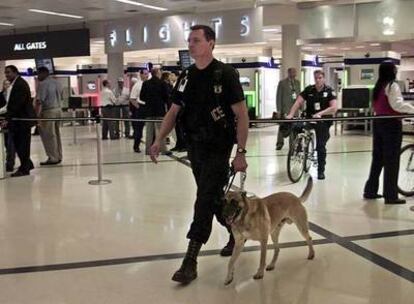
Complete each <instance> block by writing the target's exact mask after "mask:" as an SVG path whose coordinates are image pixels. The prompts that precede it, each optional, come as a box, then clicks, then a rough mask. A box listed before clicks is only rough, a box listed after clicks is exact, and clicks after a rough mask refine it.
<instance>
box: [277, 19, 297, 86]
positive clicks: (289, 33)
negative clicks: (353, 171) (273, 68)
mask: <svg viewBox="0 0 414 304" xmlns="http://www.w3.org/2000/svg"><path fill="white" fill-rule="evenodd" d="M298 39H299V25H297V24H287V25H282V68H281V76H282V79H283V78H286V77H287V69H288V68H296V70H297V72H298V76H299V75H300V70H301V53H300V51H301V50H300V47H299V46H297V45H296V41H297V40H298Z"/></svg>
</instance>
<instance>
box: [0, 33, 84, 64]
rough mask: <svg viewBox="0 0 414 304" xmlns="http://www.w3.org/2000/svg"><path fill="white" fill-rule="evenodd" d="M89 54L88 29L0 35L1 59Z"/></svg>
mask: <svg viewBox="0 0 414 304" xmlns="http://www.w3.org/2000/svg"><path fill="white" fill-rule="evenodd" d="M89 55H90V40H89V30H88V29H80V30H69V31H52V32H38V33H30V34H19V35H8V36H0V60H18V59H38V58H57V57H71V56H89Z"/></svg>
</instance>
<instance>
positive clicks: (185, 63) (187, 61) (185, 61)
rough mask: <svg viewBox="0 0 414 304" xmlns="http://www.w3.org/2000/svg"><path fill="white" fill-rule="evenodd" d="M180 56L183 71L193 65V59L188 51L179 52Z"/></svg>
mask: <svg viewBox="0 0 414 304" xmlns="http://www.w3.org/2000/svg"><path fill="white" fill-rule="evenodd" d="M178 55H179V57H180V66H181V70H185V69H186V68H188V67H189V66H190V65H192V64H193V59H192V58H191V56H190V52H189V51H188V50H179V51H178Z"/></svg>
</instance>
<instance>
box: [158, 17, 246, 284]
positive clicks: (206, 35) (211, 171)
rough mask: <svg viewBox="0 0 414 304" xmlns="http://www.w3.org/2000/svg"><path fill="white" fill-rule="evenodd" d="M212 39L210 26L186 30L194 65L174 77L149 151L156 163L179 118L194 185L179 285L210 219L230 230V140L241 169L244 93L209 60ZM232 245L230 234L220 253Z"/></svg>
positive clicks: (193, 271) (235, 78)
mask: <svg viewBox="0 0 414 304" xmlns="http://www.w3.org/2000/svg"><path fill="white" fill-rule="evenodd" d="M215 41H216V35H215V33H214V31H213V30H212V29H211V28H210V27H208V26H205V25H196V26H193V27H192V28H191V33H190V36H189V38H188V45H189V50H190V55H191V57H193V58H194V59H195V64H194V65H192V66H190V67H189V68H188V69H186V70H184V71H183V73H182V74H181V75H180V77H179V79H178V81H177V84H176V85H175V87H174V89H173V92H172V94H171V99H172V106H171V108H170V110H169V112H168V113H167V114H166V116H165V117H164V121H163V123H162V126H161V130H160V133H159V134H158V136H157V138H156V140H155V142H154V144H153V146H152V147H151V159H152V160H153V161H154V162H156V161H157V157H158V155H159V151H160V142H161V141H162V140H163V139H164V138H165V137H166V136H167V135H168V134H169V133H170V131H171V130H172V129H173V127H174V125H175V123H176V120H177V118H178V119H180V123H182V125H183V128H184V133H185V136H186V140H187V142H188V158H189V160H190V162H191V167H192V171H193V175H194V177H195V181H196V184H197V199H196V202H195V206H194V217H193V222H192V224H191V227H190V230H189V232H188V234H187V238H188V239H189V240H190V241H189V245H188V249H187V253H186V255H185V257H184V260H183V263H182V265H181V267H180V269H178V270H177V271H176V272H175V274H174V276H173V278H172V279H173V280H174V281H176V282H180V283H184V284H185V283H190V282H191V281H192V280H194V279H195V278H196V277H197V256H198V253H199V251H200V248H201V246H202V244H205V243H206V242H207V240H208V238H209V237H210V233H211V228H212V221H213V217H214V215H215V216H216V218H217V220H218V221H219V222H220V224H222V225H223V226H225V227H226V228H227V229H228V230H229V232H230V227H229V226H228V225H227V224H226V222H225V220H224V218H223V216H222V207H223V206H222V197H223V194H224V193H223V188H224V186H225V185H226V184H227V182H228V173H229V160H230V157H231V152H232V149H233V146H234V143H235V142H236V140H237V152H236V156H235V158H234V160H233V162H232V165H233V167H234V170H235V171H236V172H245V171H246V169H247V162H246V158H245V153H246V150H245V147H246V141H247V135H248V126H249V118H248V113H247V106H246V103H245V101H244V93H243V89H242V87H241V85H240V81H239V75H238V73H237V71H236V70H235V69H234V68H233V67H232V66H229V65H225V64H224V63H221V62H219V61H217V60H216V59H214V57H213V49H214V46H215ZM179 113H180V115H179ZM233 247H234V239H233V237H232V236H230V240H229V243H228V244H227V245H226V247H224V248H223V250H222V252H221V255H224V256H229V255H231V254H232V251H233Z"/></svg>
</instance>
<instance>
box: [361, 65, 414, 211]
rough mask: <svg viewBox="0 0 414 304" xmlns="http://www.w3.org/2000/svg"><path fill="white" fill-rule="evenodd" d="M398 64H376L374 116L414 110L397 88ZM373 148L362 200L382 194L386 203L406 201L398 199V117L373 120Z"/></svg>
mask: <svg viewBox="0 0 414 304" xmlns="http://www.w3.org/2000/svg"><path fill="white" fill-rule="evenodd" d="M396 77H397V67H396V66H395V64H394V63H392V62H383V63H381V64H380V66H379V78H378V80H377V82H376V84H375V87H374V93H373V106H374V112H375V115H385V116H386V115H398V114H401V113H409V114H413V113H414V106H413V105H411V104H410V103H408V102H404V98H403V97H402V95H401V91H400V87H399V85H398V84H397V82H396V81H395V80H396ZM372 140H373V143H372V145H373V151H372V162H371V169H370V172H369V177H368V180H367V182H366V183H365V187H364V198H365V199H378V198H382V197H384V199H385V204H388V205H395V204H405V203H406V201H405V200H403V199H400V198H398V186H397V184H398V172H399V169H400V150H401V142H402V121H401V119H398V118H388V119H375V120H374V122H373V136H372ZM383 168H384V185H383V195H380V194H378V188H379V177H380V175H381V171H382V169H383Z"/></svg>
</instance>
